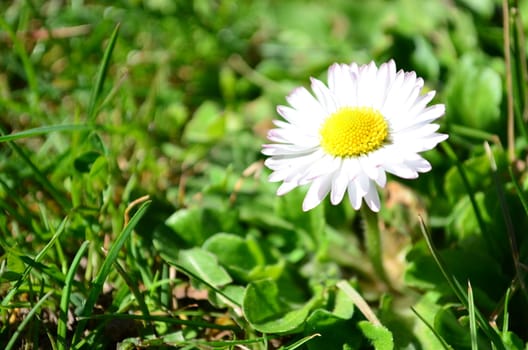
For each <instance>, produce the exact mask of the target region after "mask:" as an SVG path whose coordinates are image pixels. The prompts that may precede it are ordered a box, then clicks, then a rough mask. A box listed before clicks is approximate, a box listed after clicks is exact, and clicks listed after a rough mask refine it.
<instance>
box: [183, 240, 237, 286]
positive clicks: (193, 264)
mask: <svg viewBox="0 0 528 350" xmlns="http://www.w3.org/2000/svg"><path fill="white" fill-rule="evenodd" d="M178 263H179V264H180V265H181V266H183V267H185V268H186V269H187V270H189V271H190V272H192V273H193V274H194V275H195V276H196V277H197V278H199V279H202V280H203V281H205V282H206V283H208V284H210V285H212V286H215V287H219V286H224V285H226V284H229V283H231V282H232V279H231V277H230V276H229V274H228V273H227V272H226V271H225V270H224V268H223V267H221V266H220V265H218V260H217V259H216V257H215V256H214V255H213V254H211V253H209V252H208V251H205V250H203V249H201V248H192V249H188V250H181V251H180V253H179V255H178Z"/></svg>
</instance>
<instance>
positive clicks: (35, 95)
mask: <svg viewBox="0 0 528 350" xmlns="http://www.w3.org/2000/svg"><path fill="white" fill-rule="evenodd" d="M0 29H2V30H3V31H4V32H6V33H7V35H8V36H9V39H10V40H11V41H12V42H13V48H14V50H15V52H16V53H17V55H18V57H19V58H20V60H21V61H22V66H23V67H24V73H25V75H26V79H27V83H28V86H29V90H30V93H31V95H30V99H29V104H30V106H31V109H32V110H33V111H38V108H37V107H38V104H39V91H38V84H37V76H36V74H35V69H34V68H33V65H32V64H31V60H30V59H29V55H28V53H27V52H26V49H25V45H24V43H23V42H22V40H21V39H20V38H19V37H18V36H17V35H16V33H15V32H14V30H13V29H12V28H11V27H10V26H9V24H8V23H7V22H6V20H5V19H4V16H0Z"/></svg>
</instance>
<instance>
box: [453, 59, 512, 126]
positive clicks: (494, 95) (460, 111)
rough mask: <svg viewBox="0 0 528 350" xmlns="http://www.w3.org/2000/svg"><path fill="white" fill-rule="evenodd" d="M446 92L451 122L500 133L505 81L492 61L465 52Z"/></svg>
mask: <svg viewBox="0 0 528 350" xmlns="http://www.w3.org/2000/svg"><path fill="white" fill-rule="evenodd" d="M446 95H447V101H446V105H447V106H448V108H447V112H446V117H447V120H448V121H449V122H450V123H453V124H462V125H464V126H469V127H473V128H476V129H480V130H487V131H490V132H494V133H499V132H500V129H499V128H498V127H499V121H500V118H501V113H500V105H501V100H502V80H501V77H500V75H499V73H497V72H496V71H495V70H493V68H491V67H490V66H489V63H488V62H486V61H484V60H483V59H481V58H477V57H476V56H472V55H470V54H467V55H465V56H464V57H463V58H462V59H461V61H460V64H459V66H458V67H457V68H456V69H455V71H454V72H453V73H452V75H451V76H450V79H449V81H448V83H447V88H446Z"/></svg>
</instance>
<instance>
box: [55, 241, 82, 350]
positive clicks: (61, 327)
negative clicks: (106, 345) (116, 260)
mask: <svg viewBox="0 0 528 350" xmlns="http://www.w3.org/2000/svg"><path fill="white" fill-rule="evenodd" d="M89 243H90V242H89V241H84V242H83V244H82V245H81V247H80V248H79V250H78V251H77V253H76V254H75V257H74V258H73V260H72V263H71V266H70V268H69V269H68V273H67V274H66V280H65V283H64V289H63V290H62V295H61V300H60V306H59V309H60V314H59V315H60V316H59V320H58V322H57V340H58V346H57V349H58V350H64V349H67V348H68V345H67V344H66V325H67V321H68V304H69V302H70V294H71V289H72V285H73V279H74V277H75V272H76V271H77V267H78V266H79V263H80V262H81V258H82V257H83V255H84V252H85V251H86V249H87V248H88V244H89Z"/></svg>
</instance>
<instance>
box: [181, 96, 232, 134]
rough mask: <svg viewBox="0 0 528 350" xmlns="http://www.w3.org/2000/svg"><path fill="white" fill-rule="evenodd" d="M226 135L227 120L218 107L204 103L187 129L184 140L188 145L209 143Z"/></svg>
mask: <svg viewBox="0 0 528 350" xmlns="http://www.w3.org/2000/svg"><path fill="white" fill-rule="evenodd" d="M224 133H225V118H224V116H223V115H222V112H221V111H220V109H219V108H218V106H217V105H216V104H215V103H213V102H210V101H206V102H204V103H203V104H202V105H201V106H200V107H199V108H198V109H197V110H196V112H195V113H194V115H193V116H192V118H191V120H190V121H189V123H188V124H187V126H186V127H185V131H184V133H183V140H184V141H185V142H188V143H208V142H213V141H216V140H218V139H220V138H221V137H222V136H224Z"/></svg>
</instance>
